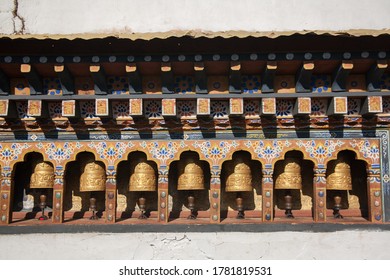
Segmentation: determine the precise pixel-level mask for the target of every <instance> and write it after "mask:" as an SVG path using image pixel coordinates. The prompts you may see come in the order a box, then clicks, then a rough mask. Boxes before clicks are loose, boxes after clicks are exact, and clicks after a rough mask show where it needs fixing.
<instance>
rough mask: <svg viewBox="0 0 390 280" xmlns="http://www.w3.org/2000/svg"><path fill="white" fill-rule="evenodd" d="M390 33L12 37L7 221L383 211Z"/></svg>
mask: <svg viewBox="0 0 390 280" xmlns="http://www.w3.org/2000/svg"><path fill="white" fill-rule="evenodd" d="M389 41H390V37H389V36H388V35H382V36H376V37H374V36H357V37H353V36H351V37H344V36H335V35H315V34H306V35H290V36H280V37H277V38H267V37H259V38H253V37H245V38H237V37H233V38H221V37H215V38H189V37H180V38H176V37H172V38H166V39H158V38H156V39H152V40H135V41H133V40H130V39H115V38H104V39H91V40H79V39H74V40H50V39H49V40H38V39H30V40H14V39H7V38H3V39H1V45H2V51H1V53H0V69H1V71H0V85H1V86H0V94H1V95H0V166H1V197H0V202H1V208H0V217H1V219H0V223H1V225H7V224H11V223H14V224H16V223H23V222H25V221H29V223H31V222H36V223H63V222H65V221H69V222H70V223H69V224H72V223H71V222H72V221H75V222H76V221H77V222H80V221H85V222H96V223H102V222H104V223H138V222H142V223H177V222H179V223H183V222H185V223H187V222H188V223H237V222H242V223H248V222H251V223H273V222H287V223H290V222H294V223H295V222H309V223H316V222H320V223H324V222H331V223H334V222H340V221H341V222H351V223H384V222H388V221H389V219H390V197H389V195H390V194H389V192H388V189H389V185H388V184H389V157H388V156H389V154H388V153H389V147H388V143H389V129H388V128H389V124H390V95H389V90H390V73H389V70H388V57H389V53H388V49H386V46H389V43H390V42H389ZM42 210H43V211H42ZM90 219H92V220H94V221H90ZM39 220H40V221H39ZM64 226H66V224H64Z"/></svg>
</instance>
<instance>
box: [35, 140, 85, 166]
mask: <svg viewBox="0 0 390 280" xmlns="http://www.w3.org/2000/svg"><path fill="white" fill-rule="evenodd" d="M82 146H83V145H82V144H81V143H80V142H75V143H69V142H65V143H53V142H51V143H42V142H40V143H38V144H37V148H38V149H43V150H44V151H45V153H46V154H47V156H48V158H49V159H50V160H54V161H56V162H57V164H58V165H60V164H61V163H62V162H64V161H67V160H69V159H70V157H71V155H73V153H74V152H75V150H76V149H80V148H81V147H82Z"/></svg>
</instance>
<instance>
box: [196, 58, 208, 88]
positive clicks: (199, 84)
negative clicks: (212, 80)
mask: <svg viewBox="0 0 390 280" xmlns="http://www.w3.org/2000/svg"><path fill="white" fill-rule="evenodd" d="M194 70H195V92H196V93H208V91H207V74H206V68H205V67H204V63H203V62H195V64H194Z"/></svg>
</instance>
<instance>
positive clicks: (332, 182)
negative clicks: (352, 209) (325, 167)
mask: <svg viewBox="0 0 390 280" xmlns="http://www.w3.org/2000/svg"><path fill="white" fill-rule="evenodd" d="M326 189H328V190H346V191H349V190H352V177H351V167H350V166H349V164H348V163H347V162H345V161H343V160H337V161H336V166H335V167H334V172H333V173H332V174H330V175H329V176H328V178H327V179H326Z"/></svg>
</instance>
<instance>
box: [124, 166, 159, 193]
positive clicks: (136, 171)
mask: <svg viewBox="0 0 390 280" xmlns="http://www.w3.org/2000/svg"><path fill="white" fill-rule="evenodd" d="M130 170H131V171H133V173H132V174H131V176H130V182H129V191H132V192H136V191H146V192H152V191H155V190H156V185H157V177H156V172H155V170H154V168H153V166H152V165H151V164H150V162H148V161H147V160H146V159H139V160H137V161H135V162H132V163H131V164H130Z"/></svg>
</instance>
